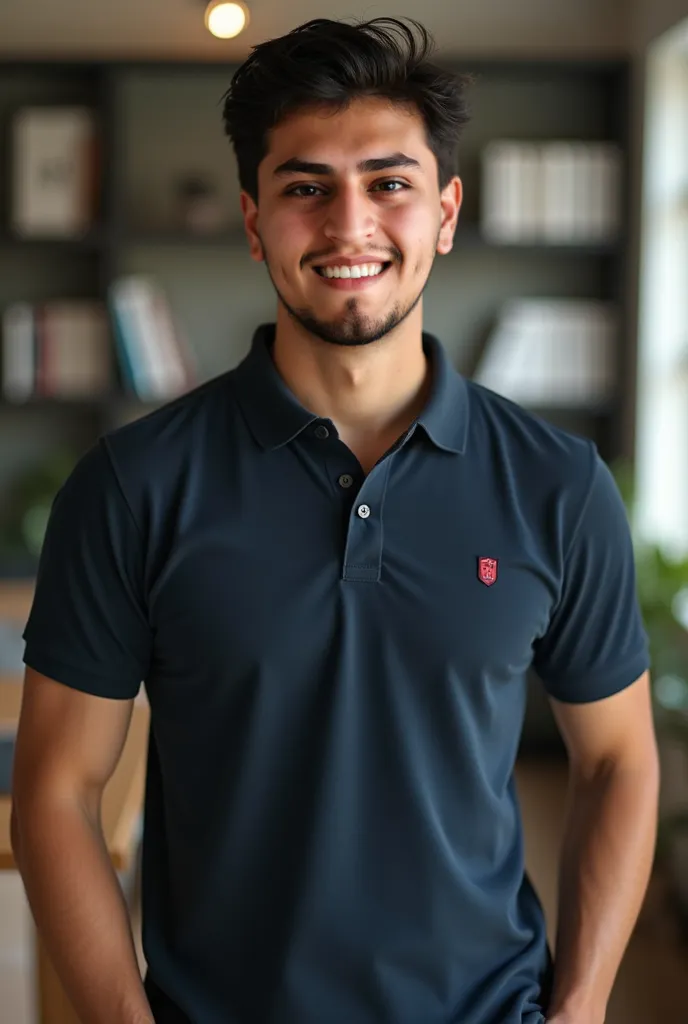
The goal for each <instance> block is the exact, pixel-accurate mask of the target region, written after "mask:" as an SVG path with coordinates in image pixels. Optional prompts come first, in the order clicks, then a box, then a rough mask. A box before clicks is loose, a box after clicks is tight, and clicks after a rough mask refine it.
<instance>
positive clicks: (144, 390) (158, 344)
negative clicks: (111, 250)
mask: <svg viewBox="0 0 688 1024" xmlns="http://www.w3.org/2000/svg"><path fill="white" fill-rule="evenodd" d="M108 304H109V307H110V313H111V318H112V324H113V329H114V335H115V342H116V347H117V351H118V354H119V361H120V366H121V370H122V377H123V381H124V384H125V387H126V388H127V390H128V391H130V392H131V394H133V395H136V396H137V397H138V398H141V399H143V400H150V401H156V400H160V399H163V400H164V399H167V398H174V397H175V396H176V395H179V394H182V393H183V392H185V391H187V390H188V389H189V388H190V387H192V386H193V384H195V383H196V379H197V374H196V368H195V365H194V361H193V358H192V354H191V350H190V348H189V346H188V345H187V344H186V343H185V340H184V338H183V336H182V334H181V332H180V330H179V329H178V327H177V324H176V322H175V318H174V317H173V315H172V312H171V310H170V307H169V303H168V301H167V297H166V295H165V293H164V292H163V290H162V289H161V288H160V286H159V285H158V284H157V283H156V282H155V281H154V280H152V279H151V278H148V277H145V276H141V275H129V276H126V277H120V278H118V279H117V280H115V281H113V282H112V284H111V285H110V288H109V292H108Z"/></svg>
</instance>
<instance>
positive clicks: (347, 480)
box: [339, 473, 354, 488]
mask: <svg viewBox="0 0 688 1024" xmlns="http://www.w3.org/2000/svg"><path fill="white" fill-rule="evenodd" d="M353 482H354V478H353V477H352V476H350V475H349V474H348V473H342V475H341V476H340V478H339V486H340V487H344V488H346V487H351V485H352V483H353Z"/></svg>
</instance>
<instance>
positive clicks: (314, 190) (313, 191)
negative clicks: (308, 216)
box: [285, 185, 322, 199]
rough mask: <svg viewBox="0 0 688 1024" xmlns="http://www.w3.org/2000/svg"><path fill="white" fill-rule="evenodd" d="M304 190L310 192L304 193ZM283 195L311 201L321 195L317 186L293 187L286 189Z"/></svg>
mask: <svg viewBox="0 0 688 1024" xmlns="http://www.w3.org/2000/svg"><path fill="white" fill-rule="evenodd" d="M304 189H310V192H307V193H306V192H305V191H304ZM285 195H288V196H297V197H298V198H300V199H311V198H312V197H313V196H318V195H322V190H321V189H320V188H319V187H318V186H317V185H294V187H293V188H289V189H287V191H286V193H285Z"/></svg>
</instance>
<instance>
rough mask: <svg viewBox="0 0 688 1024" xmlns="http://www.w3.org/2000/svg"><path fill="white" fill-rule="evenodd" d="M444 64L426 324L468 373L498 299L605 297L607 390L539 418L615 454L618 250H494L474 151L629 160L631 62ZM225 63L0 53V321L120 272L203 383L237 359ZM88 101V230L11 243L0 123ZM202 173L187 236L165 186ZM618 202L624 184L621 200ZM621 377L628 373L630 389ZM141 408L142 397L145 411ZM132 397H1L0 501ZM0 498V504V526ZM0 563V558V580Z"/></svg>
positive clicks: (245, 310) (247, 310) (236, 265)
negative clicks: (165, 300)
mask: <svg viewBox="0 0 688 1024" xmlns="http://www.w3.org/2000/svg"><path fill="white" fill-rule="evenodd" d="M446 62H447V63H449V64H451V65H452V66H455V67H457V68H459V69H461V70H467V71H471V72H472V73H473V74H474V75H475V79H476V81H475V85H474V86H473V89H472V94H471V107H472V122H471V124H470V125H469V127H468V129H467V131H466V134H465V137H464V140H463V143H462V147H461V156H460V173H461V176H462V178H463V181H464V188H465V199H464V207H463V210H462V215H461V219H460V224H459V228H458V232H457V237H456V245H455V249H454V251H453V252H452V253H451V254H449V256H447V257H444V258H442V259H438V260H437V262H436V266H435V269H434V270H433V273H432V276H431V279H430V282H429V284H428V288H427V291H426V297H425V321H426V326H427V329H428V330H431V331H434V332H435V333H437V334H438V335H439V336H440V337H441V338H442V340H443V341H444V343H445V345H446V346H447V348H448V349H449V351H450V353H451V354H452V357H453V358H454V360H455V363H456V365H457V366H458V368H459V369H461V370H462V371H463V372H469V371H470V367H471V364H472V363H473V362H474V360H475V353H476V351H477V350H478V348H479V346H480V344H481V342H484V339H485V337H486V336H488V335H489V332H490V330H491V328H492V327H493V326H494V322H495V317H496V315H497V313H498V311H499V308H500V306H501V305H502V304H503V303H504V302H506V301H508V300H510V299H514V298H527V297H535V296H541V297H547V296H549V297H558V298H592V299H600V300H605V301H609V302H613V303H615V304H616V306H617V308H618V311H619V314H620V318H621V327H620V330H619V337H618V374H617V378H618V379H617V380H616V382H615V383H616V386H615V394H614V395H613V396H612V397H611V399H610V400H609V401H608V402H604V403H600V404H598V405H596V406H593V407H591V408H585V409H582V408H578V407H571V408H565V407H557V408H552V409H547V408H542V409H541V410H538V411H540V412H541V413H542V414H543V415H545V416H548V417H550V418H551V419H553V420H554V421H556V422H560V423H562V425H564V426H568V427H569V428H570V429H574V430H577V431H579V432H581V433H585V434H588V435H590V436H592V437H594V438H595V439H596V440H597V441H598V443H599V445H600V448H601V450H602V452H603V454H604V455H605V457H607V458H610V459H611V458H613V457H615V456H616V455H619V454H621V453H623V454H631V453H630V451H629V447H630V440H629V439H628V438H626V437H624V434H623V424H624V422H628V421H629V419H630V417H628V415H627V413H628V409H627V403H628V402H629V401H631V395H630V394H629V389H628V388H627V387H626V386H625V380H626V378H627V368H628V367H632V365H633V361H634V359H635V339H634V338H632V337H630V336H629V334H628V330H627V327H626V322H627V317H626V314H627V310H625V308H624V306H625V302H626V299H625V289H624V282H625V280H626V243H625V239H624V238H623V237H620V238H618V239H615V240H613V241H599V242H585V241H583V242H573V243H570V244H569V243H566V242H559V243H556V244H554V243H538V242H526V243H523V244H521V243H518V242H503V243H493V242H490V241H488V240H486V238H485V237H484V235H483V233H482V231H481V227H480V200H481V155H482V153H483V151H484V149H485V147H486V146H487V145H488V143H489V142H490V141H492V140H494V139H500V138H518V139H521V140H523V141H528V142H538V143H545V142H547V141H549V140H552V139H570V140H581V141H589V142H613V143H615V144H616V145H618V146H619V147H620V149H621V151H622V152H623V153H626V154H627V153H628V139H627V126H628V121H629V110H630V102H631V98H630V69H629V64H628V62H626V61H625V60H616V59H615V60H609V61H605V60H562V61H547V60H542V59H533V60H530V61H528V60H525V59H519V60H514V59H509V60H498V59H486V58H480V59H476V58H473V57H466V58H462V57H460V56H456V57H452V58H451V59H449V58H447V60H446ZM232 70H233V69H232V67H230V66H226V65H219V64H213V63H203V64H201V63H195V62H189V63H186V62H179V63H178V62H172V61H161V62H146V61H102V62H98V61H52V60H45V61H44V60H36V61H25V60H17V59H11V58H4V59H3V58H2V56H1V55H0V167H1V168H2V169H3V171H2V173H0V313H1V312H2V309H3V308H4V307H6V306H7V305H8V304H9V303H11V302H14V301H19V300H23V301H26V302H41V301H46V300H50V299H62V298H83V299H104V298H105V296H106V292H107V288H108V285H109V284H110V282H111V281H112V280H113V279H114V278H115V277H117V276H119V275H123V274H137V273H145V274H151V275H153V276H154V277H155V278H156V279H157V280H158V281H159V282H160V283H161V285H162V287H163V288H164V289H165V291H166V294H167V295H168V297H169V300H170V304H171V306H172V310H173V313H174V315H175V318H176V319H177V320H178V321H179V323H180V325H181V327H182V329H183V331H184V334H185V336H186V337H187V338H188V340H189V341H190V343H191V345H192V347H193V349H194V352H195V355H196V357H197V361H198V367H199V375H200V377H201V379H205V378H206V377H210V376H212V375H214V374H216V373H220V372H222V371H223V370H225V369H227V368H228V367H230V366H232V365H235V364H236V362H238V361H239V359H241V357H242V356H243V354H244V353H245V351H246V350H247V347H248V343H249V340H250V335H251V332H252V330H253V327H254V326H255V324H256V323H257V322H259V321H261V320H264V319H268V318H270V317H271V316H272V315H273V310H274V298H273V293H272V290H271V286H270V284H269V281H268V280H267V276H266V275H265V273H264V270H263V268H261V267H259V266H256V265H254V264H253V263H252V262H251V261H250V260H249V259H248V255H247V247H246V242H245V239H244V235H243V228H242V226H241V223H240V220H239V206H238V195H239V188H238V182H237V179H236V171H235V167H234V158H233V154H232V152H231V149H230V147H229V144H228V142H227V140H226V139H225V138H224V136H223V134H222V127H221V122H220V98H221V96H222V93H223V92H224V91H225V89H226V88H227V85H228V84H229V80H230V77H231V73H232ZM62 104H86V105H88V106H89V107H91V108H92V109H93V110H94V111H95V112H96V114H97V118H98V122H99V125H100V129H101V140H102V180H101V188H100V193H99V201H98V208H97V216H96V218H95V223H94V224H93V227H92V228H91V230H89V231H88V233H87V234H86V235H85V236H83V237H78V238H75V239H49V238H43V239H41V238H39V239H33V238H32V239H24V238H19V237H16V236H15V235H14V234H13V232H12V230H11V227H10V208H11V206H10V204H11V195H10V183H11V173H10V167H11V158H12V153H11V145H10V124H11V121H12V117H13V116H14V114H15V113H16V111H17V110H19V109H21V108H22V107H24V106H31V105H54V106H59V105H62ZM189 173H196V174H201V175H206V176H207V177H209V178H211V179H212V181H213V183H214V184H215V186H216V188H217V196H218V201H219V203H220V205H221V208H222V210H223V211H224V213H225V214H226V222H225V223H223V225H222V228H221V230H218V232H217V233H216V234H211V235H207V236H197V235H194V234H192V233H190V232H188V231H186V230H185V229H184V228H183V227H182V226H181V224H180V222H179V218H178V217H177V214H176V207H175V183H176V182H178V180H179V179H180V178H181V177H182V176H183V175H185V174H189ZM627 194H628V188H627V182H626V183H625V187H624V195H627ZM629 379H631V378H629ZM149 408H150V404H146V403H141V404H140V411H141V412H142V413H143V412H146V411H148V409H149ZM125 410H126V415H127V417H128V418H130V417H131V415H135V414H136V401H135V400H133V399H132V398H131V397H128V396H126V395H125V394H124V393H123V391H122V390H121V389H120V385H119V382H115V385H114V386H113V388H112V391H111V393H108V394H107V395H105V396H104V397H103V398H102V399H101V398H99V399H96V398H93V399H79V400H60V399H48V398H40V399H36V400H35V401H28V402H26V403H24V404H22V405H14V404H12V403H9V402H7V401H6V400H1V401H0V492H5V491H6V490H7V488H8V487H9V486H10V485H11V483H12V477H13V476H14V475H16V473H17V472H18V471H19V470H20V469H21V467H22V466H24V465H25V466H28V465H30V463H31V461H32V460H36V459H38V458H40V457H41V455H42V454H43V453H47V452H48V450H49V448H50V446H51V445H55V444H59V443H69V444H71V445H72V446H74V447H75V449H79V450H83V449H85V448H86V447H87V446H88V445H89V444H90V443H91V442H92V441H93V440H94V438H95V437H96V436H97V434H98V433H99V432H101V431H102V430H103V429H107V428H108V427H110V426H112V425H114V424H116V423H117V422H118V417H120V415H122V416H123V415H124V414H125ZM2 514H3V502H2V500H1V499H0V520H1V518H2ZM2 574H3V565H2V561H1V560H0V576H1V575H2Z"/></svg>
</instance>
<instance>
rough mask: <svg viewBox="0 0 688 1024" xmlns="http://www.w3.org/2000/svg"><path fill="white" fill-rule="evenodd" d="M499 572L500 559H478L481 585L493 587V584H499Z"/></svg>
mask: <svg viewBox="0 0 688 1024" xmlns="http://www.w3.org/2000/svg"><path fill="white" fill-rule="evenodd" d="M497 570H498V559H496V558H479V559H478V579H479V580H480V582H481V583H484V584H485V586H486V587H491V586H492V584H493V583H496V582H497Z"/></svg>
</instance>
